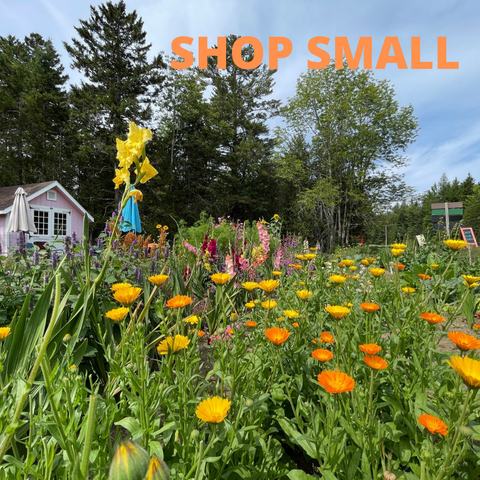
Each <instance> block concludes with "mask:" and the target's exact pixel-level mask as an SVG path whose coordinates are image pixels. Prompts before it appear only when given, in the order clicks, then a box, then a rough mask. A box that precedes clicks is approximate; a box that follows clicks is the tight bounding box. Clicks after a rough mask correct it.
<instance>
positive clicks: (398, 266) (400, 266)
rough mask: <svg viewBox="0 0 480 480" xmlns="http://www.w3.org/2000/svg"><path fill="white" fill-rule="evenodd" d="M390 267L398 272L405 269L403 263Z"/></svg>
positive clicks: (393, 264)
mask: <svg viewBox="0 0 480 480" xmlns="http://www.w3.org/2000/svg"><path fill="white" fill-rule="evenodd" d="M392 267H393V268H398V269H399V270H403V269H404V268H405V265H403V263H399V264H396V263H392Z"/></svg>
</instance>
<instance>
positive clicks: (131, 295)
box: [113, 287, 142, 305]
mask: <svg viewBox="0 0 480 480" xmlns="http://www.w3.org/2000/svg"><path fill="white" fill-rule="evenodd" d="M141 291H142V289H141V288H139V287H128V288H122V289H121V290H117V291H116V292H115V293H114V295H113V298H115V300H116V301H117V302H120V303H121V304H123V305H131V304H132V303H133V302H134V301H135V300H136V299H137V297H138V296H139V295H140V293H141Z"/></svg>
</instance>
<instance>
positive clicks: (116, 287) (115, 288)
mask: <svg viewBox="0 0 480 480" xmlns="http://www.w3.org/2000/svg"><path fill="white" fill-rule="evenodd" d="M131 286H132V285H131V284H130V283H114V284H113V285H112V286H111V287H110V290H113V291H114V292H118V291H119V290H122V289H123V288H130V287H131Z"/></svg>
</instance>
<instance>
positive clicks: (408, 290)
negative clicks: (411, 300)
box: [402, 287, 415, 293]
mask: <svg viewBox="0 0 480 480" xmlns="http://www.w3.org/2000/svg"><path fill="white" fill-rule="evenodd" d="M402 292H404V293H415V289H414V288H412V287H402Z"/></svg>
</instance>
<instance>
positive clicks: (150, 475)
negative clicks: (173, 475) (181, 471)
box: [144, 455, 170, 480]
mask: <svg viewBox="0 0 480 480" xmlns="http://www.w3.org/2000/svg"><path fill="white" fill-rule="evenodd" d="M169 478H170V470H169V469H168V466H167V464H166V463H165V462H164V461H163V460H160V459H159V458H158V457H157V456H156V455H154V456H153V457H152V459H151V460H150V464H149V465H148V470H147V474H146V475H145V479H144V480H169Z"/></svg>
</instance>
